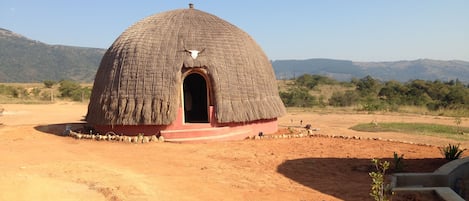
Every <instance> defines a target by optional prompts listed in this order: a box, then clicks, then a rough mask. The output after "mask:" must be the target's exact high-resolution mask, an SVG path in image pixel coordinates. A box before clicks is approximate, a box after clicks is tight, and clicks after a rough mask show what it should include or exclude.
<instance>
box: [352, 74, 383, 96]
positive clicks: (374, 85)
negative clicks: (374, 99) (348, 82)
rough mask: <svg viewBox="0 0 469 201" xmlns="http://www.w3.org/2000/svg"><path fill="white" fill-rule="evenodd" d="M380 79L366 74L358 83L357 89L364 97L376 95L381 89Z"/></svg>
mask: <svg viewBox="0 0 469 201" xmlns="http://www.w3.org/2000/svg"><path fill="white" fill-rule="evenodd" d="M380 85H381V84H380V82H379V80H376V79H373V78H372V77H371V76H369V75H368V76H366V77H364V78H362V79H360V80H358V81H357V83H356V87H357V88H356V89H357V91H358V92H359V93H360V95H361V96H362V97H365V96H376V95H377V94H378V91H379V89H380Z"/></svg>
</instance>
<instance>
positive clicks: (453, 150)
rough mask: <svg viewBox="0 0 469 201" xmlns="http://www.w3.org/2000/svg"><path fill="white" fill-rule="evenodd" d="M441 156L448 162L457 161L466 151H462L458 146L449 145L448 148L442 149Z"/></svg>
mask: <svg viewBox="0 0 469 201" xmlns="http://www.w3.org/2000/svg"><path fill="white" fill-rule="evenodd" d="M439 149H440V151H441V154H443V155H444V156H445V159H446V160H450V161H452V160H456V159H459V158H460V157H461V155H462V153H463V152H464V151H466V149H460V148H459V144H458V145H452V144H448V146H445V147H440V148H439Z"/></svg>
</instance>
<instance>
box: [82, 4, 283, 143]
mask: <svg viewBox="0 0 469 201" xmlns="http://www.w3.org/2000/svg"><path fill="white" fill-rule="evenodd" d="M284 113H285V108H284V105H283V103H282V101H281V99H280V97H279V95H278V89H277V84H276V79H275V75H274V71H273V69H272V66H271V63H270V62H269V60H268V59H267V57H266V55H265V53H264V52H263V51H262V49H261V48H260V47H259V45H257V43H256V42H255V41H254V40H253V39H252V38H251V37H250V36H249V35H248V34H247V33H245V32H244V31H242V30H241V29H239V28H237V27H236V26H234V25H232V24H230V23H228V22H226V21H224V20H222V19H220V18H218V17H216V16H214V15H211V14H208V13H206V12H203V11H200V10H197V9H194V8H193V7H192V5H191V6H190V8H188V9H178V10H172V11H167V12H163V13H159V14H155V15H152V16H149V17H147V18H144V19H143V20H141V21H139V22H137V23H135V24H134V25H132V26H130V27H129V28H128V29H127V30H126V31H124V32H123V33H122V34H121V35H120V36H119V37H118V38H117V39H116V40H115V42H114V43H113V44H112V46H111V47H110V48H109V49H108V50H107V52H106V53H105V55H104V56H103V58H102V61H101V64H100V66H99V69H98V72H97V74H96V78H95V82H94V86H93V90H92V94H91V100H90V103H89V106H88V114H87V115H86V121H87V122H88V124H90V125H91V126H93V127H95V128H96V129H97V130H98V131H100V132H108V131H113V132H115V133H117V134H125V135H136V134H139V133H143V134H145V135H153V134H161V135H163V136H164V137H165V139H167V140H173V141H194V140H213V139H219V140H220V139H239V138H244V137H245V136H247V135H251V134H255V133H258V132H264V133H269V132H275V131H276V130H277V117H279V116H281V115H283V114H284Z"/></svg>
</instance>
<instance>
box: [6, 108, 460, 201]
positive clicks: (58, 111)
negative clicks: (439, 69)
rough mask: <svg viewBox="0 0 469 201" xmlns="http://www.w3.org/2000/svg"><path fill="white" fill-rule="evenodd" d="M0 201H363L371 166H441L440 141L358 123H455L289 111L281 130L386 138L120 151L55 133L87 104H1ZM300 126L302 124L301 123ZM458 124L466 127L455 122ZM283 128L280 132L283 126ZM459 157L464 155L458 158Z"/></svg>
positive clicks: (122, 146) (120, 146) (125, 147)
mask: <svg viewBox="0 0 469 201" xmlns="http://www.w3.org/2000/svg"><path fill="white" fill-rule="evenodd" d="M2 107H3V108H4V109H5V111H4V112H3V116H2V117H0V123H2V124H3V125H1V126H0V192H1V193H0V200H8V201H9V200H52V201H54V200H61V201H62V200H70V201H71V200H113V201H117V200H163V201H164V200H371V198H370V196H369V189H370V184H371V180H370V178H369V176H368V172H369V171H371V170H373V169H372V166H371V162H370V160H371V159H372V158H380V159H385V160H389V161H392V159H391V158H392V156H393V153H394V152H397V153H399V154H404V158H405V161H404V162H405V169H404V170H405V171H408V172H416V171H418V172H431V171H433V170H435V169H436V168H438V167H439V166H441V165H442V164H444V163H445V162H446V161H445V160H443V159H441V158H442V155H441V153H440V151H439V150H438V147H437V146H442V145H446V144H448V143H461V145H462V146H464V147H469V144H468V142H454V141H452V140H448V139H442V138H437V137H428V136H416V135H407V134H403V133H363V132H356V131H353V130H350V129H349V127H351V126H353V125H355V124H357V123H367V122H371V121H377V122H387V121H393V122H396V121H398V122H427V123H439V124H449V125H454V122H453V118H446V117H435V116H422V115H403V114H392V113H388V114H372V115H370V114H335V113H323V114H321V113H306V112H290V113H289V114H288V115H286V116H285V117H282V118H281V119H280V120H279V124H280V126H281V127H282V128H287V127H291V128H295V129H301V128H300V127H302V126H304V125H305V124H311V125H312V127H314V128H319V129H320V130H319V131H315V132H316V133H318V134H326V135H343V136H361V137H379V138H381V139H393V140H399V141H406V142H414V143H421V144H430V145H433V146H418V145H415V144H410V143H399V142H388V141H384V140H355V139H340V138H325V137H312V138H295V139H265V140H244V141H232V142H214V143H203V144H175V143H148V144H127V143H118V142H107V141H91V140H76V139H73V138H71V137H61V136H59V135H58V134H59V133H60V132H61V131H62V130H63V129H64V128H65V125H67V124H70V125H74V126H79V123H81V122H82V119H83V117H84V115H85V114H86V110H87V105H86V104H80V103H57V104H51V105H15V104H11V105H2ZM301 120H302V123H301V125H300V121H301ZM461 125H462V126H469V121H468V119H463V121H462V124H461ZM284 130H286V129H284ZM465 156H467V153H466V154H465Z"/></svg>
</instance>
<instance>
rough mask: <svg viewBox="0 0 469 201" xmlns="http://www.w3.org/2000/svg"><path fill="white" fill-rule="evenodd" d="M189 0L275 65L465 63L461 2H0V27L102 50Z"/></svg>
mask: <svg viewBox="0 0 469 201" xmlns="http://www.w3.org/2000/svg"><path fill="white" fill-rule="evenodd" d="M189 2H192V3H194V4H195V8H196V9H200V10H203V11H205V12H208V13H211V14H214V15H217V16H218V17H220V18H222V19H224V20H227V21H229V22H231V23H232V24H234V25H236V26H238V27H239V28H241V29H243V30H244V31H246V32H247V33H249V34H250V35H251V36H252V37H253V38H254V39H255V40H256V41H257V42H258V43H259V44H260V45H261V47H262V48H263V50H264V51H265V52H266V54H267V56H268V57H269V58H270V59H273V60H276V59H305V58H331V59H347V60H353V61H397V60H414V59H422V58H428V59H441V60H466V61H469V1H466V0H450V1H442V0H392V1H391V0H388V1H384V0H342V1H339V0H322V1H316V0H297V1H295V0H291V1H285V0H270V1H252V0H249V1H248V0H237V1H209V0H205V1H202V0H193V1H181V0H171V1H169V0H152V1H150V0H146V1H142V0H133V1H121V0H113V1H112V0H41V1H35V0H29V1H28V0H2V1H1V2H0V27H1V28H6V29H9V30H11V31H14V32H17V33H19V34H22V35H24V36H26V37H28V38H31V39H35V40H39V41H42V42H45V43H48V44H62V45H73V46H84V47H99V48H108V47H109V46H110V45H111V44H112V42H113V41H114V40H115V39H116V38H117V37H118V36H119V35H120V34H121V33H122V32H123V31H124V30H125V29H126V28H127V27H129V26H130V25H132V24H133V23H135V22H137V21H138V20H140V19H143V18H144V17H147V16H149V15H152V14H156V13H160V12H164V11H168V10H173V9H179V8H187V7H188V6H187V5H188V3H189Z"/></svg>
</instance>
